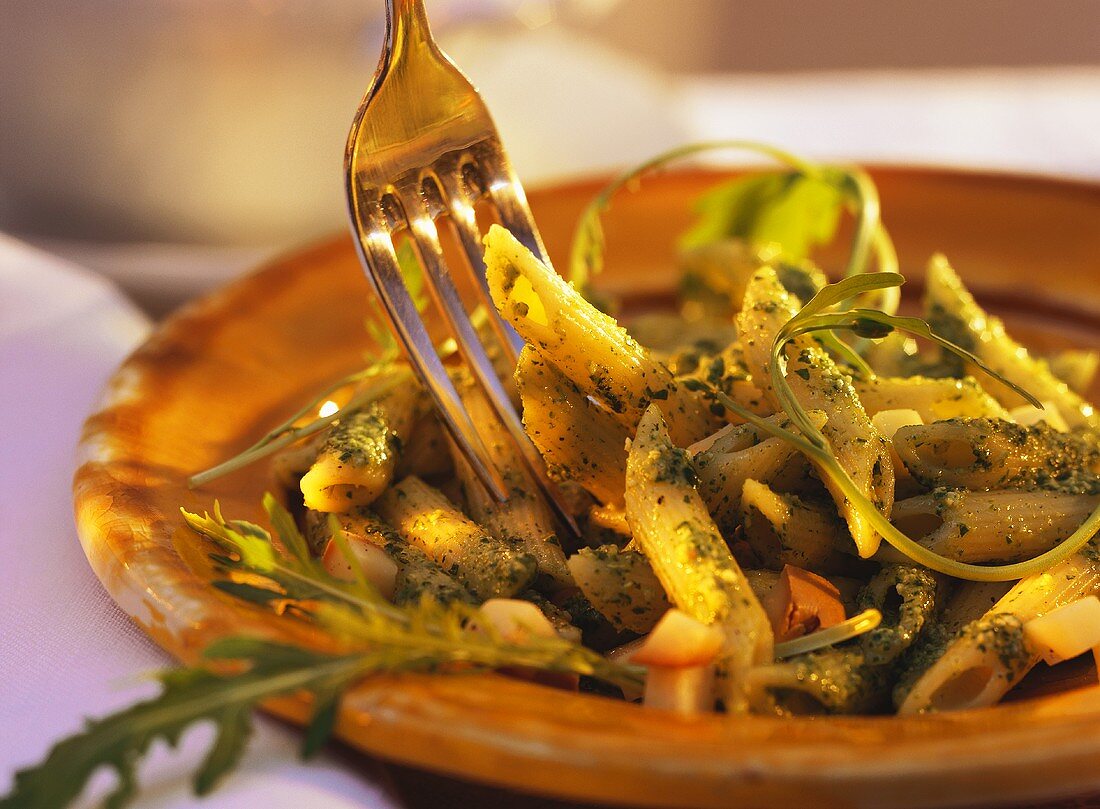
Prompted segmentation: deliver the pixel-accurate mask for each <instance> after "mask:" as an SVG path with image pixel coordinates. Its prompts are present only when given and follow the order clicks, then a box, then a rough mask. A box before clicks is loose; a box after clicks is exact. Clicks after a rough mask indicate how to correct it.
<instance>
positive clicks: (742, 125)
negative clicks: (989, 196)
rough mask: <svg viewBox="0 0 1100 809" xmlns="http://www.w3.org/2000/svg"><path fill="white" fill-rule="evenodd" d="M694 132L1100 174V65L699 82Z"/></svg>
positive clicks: (694, 88)
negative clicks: (1098, 136) (1098, 133)
mask: <svg viewBox="0 0 1100 809" xmlns="http://www.w3.org/2000/svg"><path fill="white" fill-rule="evenodd" d="M681 101H682V106H681V108H680V109H681V112H682V114H683V116H684V119H685V122H686V123H687V125H688V126H689V128H690V129H691V131H692V134H693V136H694V137H696V138H700V139H709V138H730V137H737V138H756V139H760V140H766V141H769V142H772V143H775V144H776V145H779V146H784V147H786V148H788V149H792V150H795V151H798V152H802V153H804V154H807V155H809V156H813V157H820V158H832V159H843V160H860V161H864V162H893V163H918V164H933V165H947V166H959V167H963V168H987V169H1003V170H1008V171H1021V172H1043V173H1048V174H1059V175H1069V176H1074V177H1090V178H1100V139H1098V138H1097V137H1096V132H1097V131H1100V67H1079V68H1073V67H1066V68H1004V69H977V68H976V69H969V70H918V71H873V72H857V71H853V72H844V73H803V74H785V75H773V76H766V75H726V76H708V77H699V78H696V79H693V80H690V81H687V82H685V84H684V85H683V86H682V94H681Z"/></svg>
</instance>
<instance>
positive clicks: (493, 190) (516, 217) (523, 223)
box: [479, 144, 553, 267]
mask: <svg viewBox="0 0 1100 809" xmlns="http://www.w3.org/2000/svg"><path fill="white" fill-rule="evenodd" d="M479 158H480V159H479V165H480V166H481V167H482V169H485V168H488V169H490V171H489V172H488V176H487V177H486V181H487V185H488V188H487V190H488V192H489V198H490V199H491V200H492V202H493V206H494V207H495V208H496V211H497V216H498V217H499V218H500V224H501V225H503V226H504V228H505V229H506V230H510V231H512V235H513V236H515V237H516V238H517V239H518V240H519V242H520V244H522V245H523V246H524V247H526V248H527V249H528V250H530V251H531V252H532V253H534V254H535V255H536V256H537V257H538V258H539V259H540V260H541V261H542V263H543V264H545V265H546V266H547V267H552V266H553V265H552V264H551V263H550V255H549V253H547V252H546V246H545V245H544V244H543V243H542V236H541V235H539V229H538V227H537V226H536V225H535V219H534V217H533V216H531V208H530V207H529V206H528V205H527V195H526V194H525V193H524V191H523V186H522V185H520V182H519V179H518V178H517V177H516V175H515V172H513V171H512V167H511V165H510V164H509V163H508V159H507V158H506V157H505V156H504V154H503V153H502V152H501V150H500V147H499V146H496V147H494V146H492V145H490V144H486V145H485V148H484V149H482V150H480V153H479Z"/></svg>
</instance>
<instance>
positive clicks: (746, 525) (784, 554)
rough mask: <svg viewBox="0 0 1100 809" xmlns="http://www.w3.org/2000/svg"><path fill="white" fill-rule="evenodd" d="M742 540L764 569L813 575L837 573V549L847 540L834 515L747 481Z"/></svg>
mask: <svg viewBox="0 0 1100 809" xmlns="http://www.w3.org/2000/svg"><path fill="white" fill-rule="evenodd" d="M740 522H741V527H742V531H743V532H744V534H743V535H744V538H745V541H746V542H747V543H748V545H749V547H750V548H752V550H753V553H755V554H756V556H757V558H759V559H760V561H761V563H762V564H763V565H764V566H765V567H769V568H772V569H776V570H778V569H779V568H781V567H783V566H784V565H794V566H795V567H801V568H806V569H809V570H815V571H834V570H842V569H844V567H845V564H844V558H843V556H842V555H841V554H840V553H839V548H841V547H843V546H844V544H845V543H847V544H848V545H849V546H850V545H851V541H850V540H849V539H848V537H847V532H846V531H845V530H844V525H843V523H841V521H840V520H839V519H838V517H837V514H836V511H835V510H834V509H833V508H831V504H830V507H824V506H822V505H821V504H819V503H813V502H810V501H806V500H803V499H801V498H799V497H797V496H796V495H793V494H778V493H776V492H773V491H772V490H771V489H770V488H768V487H767V486H766V485H765V484H763V483H760V482H759V481H756V480H752V479H749V480H746V481H745V485H744V493H743V495H742V498H741V517H740Z"/></svg>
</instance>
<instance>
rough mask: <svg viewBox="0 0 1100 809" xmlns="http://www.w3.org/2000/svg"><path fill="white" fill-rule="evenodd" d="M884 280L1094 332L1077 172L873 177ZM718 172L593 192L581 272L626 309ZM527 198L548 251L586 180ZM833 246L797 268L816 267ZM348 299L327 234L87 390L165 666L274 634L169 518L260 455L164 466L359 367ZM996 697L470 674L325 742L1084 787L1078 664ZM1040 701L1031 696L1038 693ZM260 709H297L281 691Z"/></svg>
mask: <svg viewBox="0 0 1100 809" xmlns="http://www.w3.org/2000/svg"><path fill="white" fill-rule="evenodd" d="M873 173H874V176H875V178H876V180H877V181H878V183H879V186H880V189H881V193H882V198H883V204H884V210H885V213H886V221H887V223H888V225H889V226H890V228H891V231H892V233H893V235H894V238H895V241H896V242H897V246H898V249H899V252H900V256H901V262H902V266H903V269H904V271H905V272H906V273H907V274H908V275H910V277H912V278H914V279H919V277H920V275H921V271H922V268H923V265H924V263H925V261H926V260H927V258H928V256H929V255H930V254H931V253H932V252H933V251H935V250H942V251H944V252H945V253H947V255H948V256H949V257H951V258H952V260H953V262H954V263H955V265H956V266H957V268H958V269H959V270H960V272H961V273H962V274H963V276H964V278H965V279H966V280H967V281H968V282H969V283H971V284H972V285H973V286H974V288H975V289H977V290H978V293H979V297H981V298H982V299H983V300H984V301H985V302H986V303H987V304H989V305H990V306H991V308H992V309H993V310H994V311H997V312H998V313H1000V314H1002V315H1004V316H1005V317H1006V319H1007V320H1008V322H1009V326H1010V328H1015V329H1016V331H1017V332H1018V333H1022V335H1023V336H1024V337H1025V339H1028V340H1032V341H1033V342H1034V341H1038V342H1040V343H1041V347H1042V348H1053V347H1062V346H1069V345H1082V346H1088V347H1094V348H1095V347H1096V346H1098V345H1100V283H1098V282H1100V270H1098V269H1097V256H1100V187H1098V186H1094V185H1086V184H1078V183H1072V182H1065V181H1057V180H1048V179H1040V178H1032V177H1010V176H1001V175H989V174H970V173H963V172H957V171H938V170H925V169H898V168H883V169H880V170H877V171H874V172H873ZM717 177H718V175H716V174H715V173H713V172H707V171H682V172H675V173H670V174H666V175H663V176H661V177H658V178H654V179H652V180H649V181H648V182H647V183H646V184H645V185H644V186H643V188H642V191H641V192H640V193H638V194H636V195H633V196H623V197H622V198H621V199H618V200H616V202H615V204H614V208H613V211H612V213H611V215H610V216H609V218H608V223H607V235H608V250H609V254H608V255H609V266H608V270H607V273H606V275H605V276H604V277H603V278H602V279H601V280H602V282H603V285H604V286H605V287H607V288H609V289H611V290H613V291H617V292H620V293H625V294H626V296H627V302H628V303H632V304H634V305H636V306H644V305H646V303H647V302H648V303H653V302H654V301H657V300H659V299H660V298H661V297H662V296H665V295H666V293H667V292H668V291H669V289H670V288H671V285H672V282H673V272H672V268H673V266H674V249H673V242H674V238H675V235H676V234H677V233H678V232H680V231H681V230H682V228H683V227H684V225H685V223H686V222H687V221H688V219H689V213H688V209H689V207H690V204H691V202H692V201H693V200H694V199H695V198H696V197H697V195H698V194H699V193H700V192H701V191H703V190H704V189H706V188H707V187H708V186H709V185H710V184H712V183H713V182H714V181H715V180H716V179H717ZM600 185H601V184H600V183H599V182H597V181H592V182H579V183H575V184H570V185H565V186H561V187H556V188H549V189H545V190H542V191H538V192H535V193H532V194H531V205H532V207H533V208H534V211H535V214H536V217H537V219H538V221H539V223H540V225H541V227H542V230H543V234H544V236H545V237H546V241H547V243H548V244H549V245H550V251H551V254H552V255H553V257H554V259H555V260H556V261H557V262H558V264H559V266H563V264H564V261H565V256H566V253H567V251H568V246H569V241H570V236H571V232H572V227H573V223H574V221H575V219H576V216H577V213H578V212H579V210H580V209H581V207H582V206H583V204H584V203H585V202H586V201H587V200H588V199H589V198H590V197H591V196H592V195H593V193H595V191H596V190H597V189H598V188H599V187H600ZM842 255H843V245H842V244H840V243H838V245H837V246H836V247H835V248H833V249H831V250H830V251H828V252H826V254H825V255H824V256H823V257H822V259H823V262H824V264H825V265H826V266H827V267H836V266H839V264H840V261H841V257H842ZM369 295H370V291H369V288H368V285H367V282H366V281H365V279H364V277H363V275H362V272H361V270H360V269H359V265H358V263H357V261H356V258H355V254H354V252H353V250H352V246H351V244H350V242H349V240H348V239H347V238H346V237H340V238H334V239H333V240H331V241H329V242H326V243H323V244H320V245H317V246H315V247H313V248H310V249H307V250H304V251H302V252H300V253H297V254H295V255H292V256H289V257H287V258H285V259H283V260H281V261H278V262H275V263H274V264H271V265H269V266H266V267H263V268H261V269H260V270H258V271H257V272H255V273H254V274H252V275H250V276H248V277H245V278H243V279H241V280H239V281H237V282H235V283H233V284H230V285H229V286H227V287H225V288H224V289H222V290H220V291H218V292H216V293H215V294H213V295H209V296H207V297H205V298H202V299H200V300H198V301H196V302H195V303H193V304H191V305H189V306H187V307H185V308H184V309H182V310H181V311H179V312H178V313H176V314H175V316H173V317H172V318H170V319H169V320H168V321H167V322H165V323H164V324H163V326H161V328H160V329H158V331H157V332H156V333H155V334H154V335H153V337H152V338H151V339H150V340H149V341H148V342H147V343H146V344H145V345H144V346H142V347H141V348H140V349H139V350H138V351H137V352H136V353H135V354H134V355H133V356H132V357H131V358H130V359H129V360H128V361H127V362H126V363H125V364H124V365H123V366H122V367H121V368H120V369H119V371H118V373H117V374H116V375H115V376H114V378H113V379H112V381H111V383H110V385H109V387H108V389H107V391H106V393H105V395H104V398H103V400H102V403H101V407H100V409H99V411H98V412H96V413H95V414H94V415H92V416H91V417H90V418H89V420H88V422H87V425H86V427H85V431H84V437H83V441H82V444H81V460H80V467H79V469H78V470H77V473H76V480H75V486H74V488H75V510H76V521H77V525H78V529H79V533H80V538H81V541H82V543H83V546H84V550H85V552H86V553H87V556H88V559H89V561H90V562H91V564H92V567H93V568H94V569H95V572H96V574H97V575H98V576H99V578H100V579H101V580H102V582H103V584H104V586H105V587H106V588H107V590H108V591H109V592H110V593H111V595H112V596H113V597H114V598H115V600H116V601H117V602H118V603H119V604H120V605H121V606H122V608H123V609H124V610H125V611H126V612H127V613H129V614H130V615H131V616H133V618H134V620H135V621H137V622H138V624H140V625H141V626H142V627H143V628H144V629H145V630H146V631H147V632H148V633H149V634H150V635H151V636H152V637H153V638H154V639H155V640H156V641H157V642H158V643H159V644H161V645H162V646H163V647H164V648H165V649H167V650H169V651H170V652H171V653H172V654H174V655H176V656H177V657H178V658H179V659H181V660H183V661H193V660H195V659H196V657H197V655H198V654H199V652H200V651H201V649H202V647H203V646H205V645H206V644H207V643H209V642H210V641H212V640H213V639H215V638H217V637H219V636H222V635H224V634H227V633H234V634H241V633H256V634H262V635H264V636H267V637H274V638H284V639H291V640H293V633H292V632H291V631H290V630H289V629H288V628H287V626H286V625H285V623H284V622H281V621H280V620H278V619H277V618H274V617H273V616H272V615H270V614H268V613H266V612H264V611H262V610H260V609H259V608H253V607H250V606H248V605H245V604H242V603H241V602H238V601H236V600H233V599H232V598H230V597H228V596H226V595H223V594H221V593H219V592H218V591H217V590H215V589H214V588H213V587H211V586H210V585H209V584H208V581H207V575H208V569H207V567H206V562H205V557H204V553H203V550H202V548H201V546H200V545H199V544H198V540H197V539H196V538H195V537H194V536H193V535H192V534H191V533H189V532H188V531H186V530H185V529H183V527H182V524H181V520H180V517H179V511H178V509H179V507H180V506H185V507H187V508H189V509H191V510H199V511H201V510H203V509H208V508H210V507H211V505H212V503H213V500H214V499H215V498H218V499H220V500H221V503H222V507H223V509H224V511H225V513H226V514H228V515H232V516H235V517H241V518H245V519H253V520H260V519H261V518H262V514H261V510H260V506H259V503H260V495H261V493H262V491H263V490H264V489H265V487H267V486H269V485H270V484H269V482H268V481H269V478H268V470H267V469H266V467H264V466H263V465H262V464H261V465H258V466H256V467H253V468H250V469H247V470H244V471H242V472H239V473H236V474H234V475H232V476H229V477H226V478H223V479H221V480H218V481H216V482H215V483H213V484H211V485H209V486H207V487H206V488H204V489H202V490H199V491H189V490H188V488H187V486H186V483H185V479H186V477H187V476H188V475H189V474H191V473H193V472H196V471H198V470H201V469H204V468H206V467H209V466H211V465H213V464H215V463H216V462H218V461H221V460H224V459H225V458H227V457H229V456H231V455H233V454H235V453H236V452H238V451H239V450H241V449H242V448H244V447H245V446H247V445H249V444H250V443H252V442H253V441H254V440H256V438H257V437H258V436H259V435H261V434H262V432H263V431H264V429H265V427H267V426H270V425H271V424H273V423H275V422H277V421H279V420H281V418H283V417H285V416H287V415H289V414H290V413H291V412H293V411H294V410H295V409H296V405H297V404H300V403H301V402H302V401H303V400H305V399H308V398H310V394H311V392H313V391H315V390H317V389H318V388H319V387H320V386H322V385H323V384H324V383H327V382H329V381H330V380H333V379H335V378H338V377H340V376H341V375H343V374H344V373H346V372H348V371H350V370H352V369H355V368H357V367H361V366H362V365H363V364H364V359H363V357H364V354H365V353H367V352H369V351H370V349H371V346H370V343H369V340H368V338H367V335H366V333H365V331H364V329H363V325H362V321H363V316H364V312H365V300H366V298H367V297H368V296H369ZM1054 671H1056V672H1060V674H1059V680H1060V682H1054V683H1053V684H1051V683H1049V682H1047V683H1046V684H1045V685H1043V684H1041V687H1039V688H1037V689H1033V690H1032V695H1031V696H1030V697H1029V698H1026V699H1020V700H1015V701H1012V702H1010V703H1007V704H1004V705H1001V706H999V707H996V708H992V709H987V710H980V711H971V712H961V713H954V714H944V715H933V716H917V717H906V718H904V719H898V718H892V717H871V718H862V717H845V718H802V719H793V720H778V719H771V718H763V717H751V718H746V719H736V720H733V719H728V718H725V717H722V716H717V715H711V716H704V717H700V718H695V719H684V718H678V717H676V716H673V715H669V714H665V713H662V712H657V711H652V710H645V709H642V708H639V707H637V706H634V705H630V704H626V703H622V702H617V701H613V700H609V699H602V698H598V697H594V696H587V695H579V694H572V693H566V692H561V691H555V690H550V689H548V688H544V687H541V686H537V685H533V684H528V683H523V682H519V681H515V680H510V679H505V678H503V677H494V676H468V677H442V676H400V677H378V678H375V679H372V680H370V681H368V682H366V683H365V684H363V685H362V687H360V688H358V689H356V690H355V692H354V693H353V694H351V695H350V696H349V698H348V699H347V700H346V701H345V703H344V707H343V710H342V712H341V715H340V719H339V723H338V727H337V733H338V735H339V737H340V738H341V739H343V740H345V741H347V742H348V743H350V744H351V745H353V746H355V747H357V748H359V749H361V750H363V751H365V752H367V753H370V754H371V755H374V756H378V757H381V758H383V759H385V760H388V761H391V762H396V763H399V764H402V765H409V766H414V767H418V768H423V769H427V770H432V771H434V772H437V773H442V774H446V775H452V776H457V777H461V778H465V779H470V780H473V781H478V782H482V783H487V784H493V785H497V786H502V787H508V788H512V789H517V790H521V791H526V792H529V793H534V794H541V795H547V796H555V797H558V798H565V799H573V800H584V801H595V802H602V803H608V804H624V805H644V806H662V807H719V806H739V807H746V806H759V807H789V806H796V805H804V804H808V803H812V804H813V805H815V806H820V807H833V806H837V807H840V806H868V807H871V806H875V807H879V806H881V807H905V806H926V805H936V806H954V805H961V804H976V803H981V804H985V805H989V804H994V803H1004V802H1007V801H1012V802H1019V801H1025V800H1035V799H1050V798H1055V797H1060V796H1067V795H1076V794H1081V793H1084V792H1100V767H1098V766H1097V764H1098V762H1100V724H1098V722H1100V688H1098V687H1097V686H1096V685H1095V679H1094V677H1093V675H1092V670H1091V667H1089V668H1085V667H1084V666H1077V667H1076V668H1073V667H1071V668H1070V669H1069V670H1068V672H1069V674H1068V675H1067V674H1065V671H1066V670H1064V669H1063V670H1054ZM1044 692H1048V693H1044ZM268 707H269V709H270V710H271V711H272V712H274V713H276V714H279V715H281V716H284V717H287V718H289V719H291V720H293V721H301V720H302V719H303V717H304V715H305V713H306V711H307V705H306V704H305V703H304V702H303V701H301V700H296V699H285V700H280V701H277V702H274V703H272V704H271V705H269V706H268Z"/></svg>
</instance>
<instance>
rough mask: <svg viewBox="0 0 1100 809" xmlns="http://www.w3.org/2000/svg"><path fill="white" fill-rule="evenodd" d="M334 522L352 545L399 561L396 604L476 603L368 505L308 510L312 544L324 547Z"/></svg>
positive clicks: (471, 595)
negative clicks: (373, 549)
mask: <svg viewBox="0 0 1100 809" xmlns="http://www.w3.org/2000/svg"><path fill="white" fill-rule="evenodd" d="M333 521H335V529H336V530H338V531H340V532H342V533H343V535H344V538H345V539H346V540H347V541H348V542H349V543H351V544H352V545H355V544H358V543H366V544H370V545H374V546H376V547H378V548H381V549H382V550H383V551H385V552H386V553H387V554H388V555H389V556H390V558H391V559H393V561H394V562H396V563H397V580H396V582H395V586H394V593H393V602H394V603H395V604H411V603H415V602H417V601H419V600H420V599H421V598H424V597H425V596H427V597H430V598H434V599H435V600H436V601H438V602H440V603H442V604H450V603H452V602H456V601H457V602H461V603H466V604H473V603H476V599H475V598H474V595H473V593H471V592H470V591H469V590H468V589H466V587H465V586H463V585H462V584H461V583H460V582H459V581H458V580H457V579H455V578H454V577H453V576H451V575H449V574H448V573H446V572H445V571H444V570H443V568H442V567H440V566H439V565H438V564H437V563H436V562H435V561H433V560H432V559H430V558H429V557H428V555H427V554H425V553H424V551H422V550H421V549H420V548H418V547H416V546H414V545H411V544H409V543H408V542H406V541H405V540H404V539H402V538H401V536H399V535H398V533H397V532H396V531H395V530H394V529H393V528H392V527H390V526H389V525H387V524H386V523H385V522H383V521H382V520H381V519H380V518H379V517H378V516H377V515H376V514H374V513H373V512H372V511H371V510H370V509H369V508H367V507H365V506H358V507H356V508H354V509H352V510H351V511H346V512H343V513H341V514H338V515H333V514H327V513H325V512H320V511H307V512H306V515H305V526H306V538H307V540H309V542H310V545H311V546H313V547H324V544H325V542H326V541H327V540H328V539H329V538H330V537H331V535H332V529H333V527H334V525H333ZM315 552H318V551H315Z"/></svg>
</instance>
